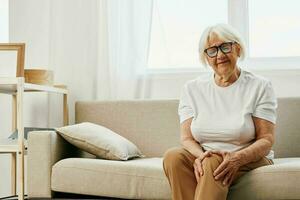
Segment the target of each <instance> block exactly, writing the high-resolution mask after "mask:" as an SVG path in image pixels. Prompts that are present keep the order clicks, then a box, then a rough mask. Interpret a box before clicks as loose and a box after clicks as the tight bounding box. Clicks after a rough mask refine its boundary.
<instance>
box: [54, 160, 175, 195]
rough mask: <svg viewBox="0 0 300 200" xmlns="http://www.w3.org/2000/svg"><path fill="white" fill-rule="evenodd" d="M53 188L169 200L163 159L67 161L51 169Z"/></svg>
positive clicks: (83, 192)
mask: <svg viewBox="0 0 300 200" xmlns="http://www.w3.org/2000/svg"><path fill="white" fill-rule="evenodd" d="M51 189H52V190H53V191H57V192H68V193H76V194H86V195H96V196H109V197H118V198H133V199H170V197H171V192H170V188H169V184H168V180H167V178H166V177H165V174H164V172H163V168H162V158H138V159H133V160H128V161H114V160H103V159H89V158H68V159H64V160H61V161H59V162H57V163H56V164H55V165H54V166H53V168H52V178H51Z"/></svg>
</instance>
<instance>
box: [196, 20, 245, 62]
mask: <svg viewBox="0 0 300 200" xmlns="http://www.w3.org/2000/svg"><path fill="white" fill-rule="evenodd" d="M212 34H216V35H217V36H218V37H219V38H220V39H222V40H224V41H231V42H237V43H238V44H239V45H240V48H241V51H240V58H241V60H243V59H244V58H245V55H246V46H245V42H244V40H243V38H242V37H241V35H240V33H239V32H238V31H237V30H236V29H234V28H233V27H232V26H230V25H228V24H216V25H214V26H209V27H207V28H206V29H205V30H204V32H203V33H202V36H201V38H200V41H199V56H200V62H201V63H202V64H203V65H204V66H206V65H207V64H208V63H207V61H206V58H205V52H204V50H205V48H206V46H207V43H208V41H209V38H210V37H211V35H212Z"/></svg>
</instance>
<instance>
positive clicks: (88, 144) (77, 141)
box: [56, 122, 144, 160]
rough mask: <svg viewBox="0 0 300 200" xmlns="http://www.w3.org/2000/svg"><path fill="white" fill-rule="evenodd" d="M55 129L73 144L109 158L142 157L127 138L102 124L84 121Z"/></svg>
mask: <svg viewBox="0 0 300 200" xmlns="http://www.w3.org/2000/svg"><path fill="white" fill-rule="evenodd" d="M56 131H57V132H58V133H59V134H60V135H61V136H62V137H63V138H65V139H66V140H67V141H68V142H70V143H71V144H73V145H74V146H76V147H78V148H80V149H82V150H84V151H86V152H89V153H91V154H94V155H95V156H97V157H100V158H104V159H110V160H128V159H130V158H135V157H144V155H142V153H141V151H140V150H139V149H138V148H137V147H136V146H135V145H134V144H133V143H132V142H130V141H129V140H127V139H126V138H124V137H122V136H120V135H119V134H117V133H115V132H113V131H112V130H110V129H108V128H105V127H103V126H100V125H97V124H93V123H90V122H84V123H80V124H75V125H71V126H65V127H61V128H56Z"/></svg>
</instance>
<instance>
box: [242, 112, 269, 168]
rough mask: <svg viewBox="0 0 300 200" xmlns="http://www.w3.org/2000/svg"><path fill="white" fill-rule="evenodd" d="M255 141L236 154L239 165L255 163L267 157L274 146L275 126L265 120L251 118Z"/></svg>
mask: <svg viewBox="0 0 300 200" xmlns="http://www.w3.org/2000/svg"><path fill="white" fill-rule="evenodd" d="M253 121H254V125H255V134H256V141H255V142H254V143H253V144H251V145H250V146H248V147H246V148H245V149H242V150H240V151H238V152H237V155H238V156H239V157H240V161H241V165H245V164H248V163H250V162H255V161H258V160H259V159H261V158H262V157H264V156H267V155H268V153H269V151H270V150H271V147H272V146H273V144H274V129H275V125H274V124H273V123H272V122H269V121H267V120H264V119H261V118H257V117H253Z"/></svg>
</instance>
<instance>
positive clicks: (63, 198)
mask: <svg viewBox="0 0 300 200" xmlns="http://www.w3.org/2000/svg"><path fill="white" fill-rule="evenodd" d="M25 199H28V198H27V196H25ZM29 199H32V200H73V199H75V200H80V199H82V200H87V199H89V200H125V199H119V198H111V197H97V196H89V195H78V194H68V193H55V196H54V197H53V198H51V199H49V198H29ZM0 200H18V197H16V196H13V197H8V198H0Z"/></svg>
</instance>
